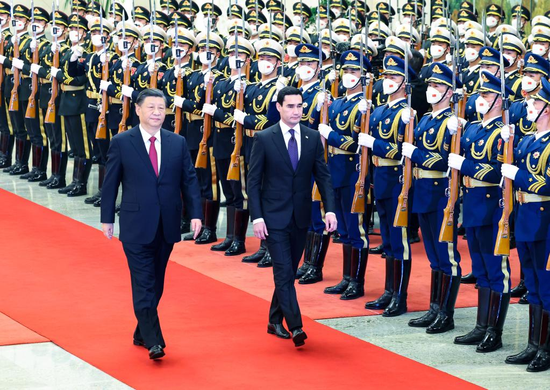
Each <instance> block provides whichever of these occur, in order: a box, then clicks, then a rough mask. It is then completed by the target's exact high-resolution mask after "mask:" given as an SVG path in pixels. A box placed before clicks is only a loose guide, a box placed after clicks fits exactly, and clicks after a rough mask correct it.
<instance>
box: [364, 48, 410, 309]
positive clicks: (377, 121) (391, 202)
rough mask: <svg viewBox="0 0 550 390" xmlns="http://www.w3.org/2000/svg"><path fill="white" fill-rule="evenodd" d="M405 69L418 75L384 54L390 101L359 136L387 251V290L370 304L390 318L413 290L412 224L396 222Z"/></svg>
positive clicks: (405, 120)
mask: <svg viewBox="0 0 550 390" xmlns="http://www.w3.org/2000/svg"><path fill="white" fill-rule="evenodd" d="M405 72H408V78H409V80H414V79H415V78H416V74H415V72H414V71H413V70H412V69H411V68H410V67H409V69H407V70H405V62H404V61H403V60H402V59H401V58H399V57H396V56H388V57H386V58H385V59H384V73H383V75H384V94H386V95H388V96H389V101H388V103H387V104H384V105H382V106H379V107H377V108H376V109H375V110H374V111H373V113H372V115H371V118H370V124H369V126H370V132H369V134H365V135H360V136H359V144H360V145H361V146H366V147H368V148H369V149H372V153H373V159H372V160H373V164H374V166H375V168H374V177H373V184H374V196H375V198H376V208H377V210H378V215H379V217H380V233H381V235H382V244H383V249H384V253H386V283H385V288H384V293H383V294H382V296H380V298H378V299H377V300H375V301H372V302H367V304H366V305H365V308H367V309H375V310H381V309H385V310H384V313H383V315H384V316H385V317H393V316H398V315H401V314H403V313H405V312H406V311H407V289H408V285H409V279H410V274H411V261H412V259H411V249H410V242H409V237H408V234H407V228H406V227H395V226H393V222H394V219H395V213H396V210H397V204H398V197H399V194H400V192H401V185H400V177H401V176H402V175H403V167H402V165H401V164H400V163H399V161H400V159H401V150H400V149H401V148H400V144H401V143H402V142H403V139H404V134H405V128H406V127H407V125H408V123H409V122H410V121H411V120H412V121H414V120H415V118H414V117H413V118H411V115H410V113H411V108H410V107H408V105H407V101H406V99H405V96H406V88H405V87H406V86H405Z"/></svg>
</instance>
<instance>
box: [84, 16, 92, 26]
mask: <svg viewBox="0 0 550 390" xmlns="http://www.w3.org/2000/svg"><path fill="white" fill-rule="evenodd" d="M84 17H85V18H86V21H87V22H88V24H89V23H90V21H91V20H92V19H93V18H94V16H93V15H86V16H84Z"/></svg>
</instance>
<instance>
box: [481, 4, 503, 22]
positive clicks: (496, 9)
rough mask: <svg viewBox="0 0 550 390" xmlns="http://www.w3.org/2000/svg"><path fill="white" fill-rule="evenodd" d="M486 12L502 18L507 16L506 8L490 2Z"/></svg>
mask: <svg viewBox="0 0 550 390" xmlns="http://www.w3.org/2000/svg"><path fill="white" fill-rule="evenodd" d="M485 13H486V14H487V15H492V16H497V17H499V18H501V19H504V18H505V17H506V14H505V13H504V10H503V9H502V8H501V7H500V6H499V5H496V4H489V5H488V6H487V8H485Z"/></svg>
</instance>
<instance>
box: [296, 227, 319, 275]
mask: <svg viewBox="0 0 550 390" xmlns="http://www.w3.org/2000/svg"><path fill="white" fill-rule="evenodd" d="M314 237H315V232H314V231H308V232H307V236H306V246H305V247H304V263H303V264H302V265H301V266H300V267H299V268H298V271H296V279H300V278H301V277H302V276H304V275H305V274H306V272H307V270H308V269H309V263H310V262H311V249H312V246H313V238H314Z"/></svg>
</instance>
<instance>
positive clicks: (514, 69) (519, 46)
mask: <svg viewBox="0 0 550 390" xmlns="http://www.w3.org/2000/svg"><path fill="white" fill-rule="evenodd" d="M501 27H502V26H501ZM501 34H504V36H503V37H502V47H501V48H500V52H501V53H502V55H503V56H504V57H505V58H506V59H507V60H508V62H509V63H510V66H508V68H506V69H505V70H504V71H505V73H506V86H507V87H508V88H510V89H511V90H512V92H513V95H512V96H510V100H512V101H515V100H520V99H521V98H522V96H521V74H520V69H519V66H520V65H519V64H520V62H522V61H523V56H524V55H525V51H526V49H525V45H524V44H523V42H521V39H519V38H518V37H517V36H515V35H512V34H508V33H505V32H504V31H502V32H501Z"/></svg>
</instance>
